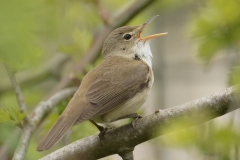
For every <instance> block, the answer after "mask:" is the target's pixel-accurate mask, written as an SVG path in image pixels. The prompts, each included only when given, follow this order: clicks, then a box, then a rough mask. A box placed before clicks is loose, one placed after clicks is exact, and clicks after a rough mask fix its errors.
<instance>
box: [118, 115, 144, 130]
mask: <svg viewBox="0 0 240 160" xmlns="http://www.w3.org/2000/svg"><path fill="white" fill-rule="evenodd" d="M125 118H133V121H132V126H133V128H134V129H135V127H134V122H135V121H136V120H138V119H139V118H142V116H141V115H140V114H137V113H133V114H129V115H126V116H123V117H120V118H118V119H117V120H120V119H125Z"/></svg>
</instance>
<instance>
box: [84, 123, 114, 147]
mask: <svg viewBox="0 0 240 160" xmlns="http://www.w3.org/2000/svg"><path fill="white" fill-rule="evenodd" d="M89 121H90V122H91V123H92V124H93V125H94V126H96V127H97V128H98V130H99V131H100V133H99V134H98V137H99V140H100V143H101V145H102V146H103V144H102V141H103V140H104V134H105V133H106V131H107V130H108V129H110V128H109V127H103V126H101V125H99V124H97V123H96V122H94V121H93V120H89Z"/></svg>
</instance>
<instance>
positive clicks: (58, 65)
mask: <svg viewBox="0 0 240 160" xmlns="http://www.w3.org/2000/svg"><path fill="white" fill-rule="evenodd" d="M68 60H70V57H69V56H68V55H65V54H57V55H54V56H53V57H52V58H51V59H49V60H48V61H47V62H46V63H44V64H42V65H41V66H39V67H36V68H34V71H33V70H32V69H29V70H24V71H21V72H18V73H16V75H15V76H16V78H17V80H18V83H19V85H20V86H21V87H22V88H24V87H31V86H34V85H36V84H38V83H40V82H43V81H44V80H46V79H49V78H55V79H56V78H59V79H60V74H61V73H60V71H61V70H62V68H63V66H64V65H63V64H64V63H65V62H67V61H68ZM11 89H12V85H11V82H9V80H8V79H3V80H2V81H1V83H0V96H1V95H2V94H6V93H8V91H9V90H11Z"/></svg>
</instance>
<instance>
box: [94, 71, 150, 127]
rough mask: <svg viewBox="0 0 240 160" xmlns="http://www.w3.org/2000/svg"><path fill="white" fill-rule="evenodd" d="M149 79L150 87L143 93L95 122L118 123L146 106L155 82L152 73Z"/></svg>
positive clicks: (139, 93)
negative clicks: (120, 119) (118, 120)
mask: <svg viewBox="0 0 240 160" xmlns="http://www.w3.org/2000/svg"><path fill="white" fill-rule="evenodd" d="M148 78H149V79H148V85H147V87H146V88H144V89H143V90H142V91H141V92H138V93H137V94H136V95H134V96H133V97H132V98H131V99H129V100H127V101H126V102H124V103H123V104H122V105H120V106H118V107H117V108H115V109H113V110H112V111H110V112H107V113H105V114H104V115H101V116H100V117H98V118H97V119H95V120H97V121H98V122H99V123H108V122H113V121H116V120H117V119H119V118H120V117H123V116H126V115H130V114H133V113H135V112H136V110H138V109H139V108H140V107H141V106H142V105H143V104H144V102H145V101H146V99H147V97H148V95H149V93H150V90H151V88H152V84H153V80H154V78H153V74H152V71H151V73H150V74H149V77H148Z"/></svg>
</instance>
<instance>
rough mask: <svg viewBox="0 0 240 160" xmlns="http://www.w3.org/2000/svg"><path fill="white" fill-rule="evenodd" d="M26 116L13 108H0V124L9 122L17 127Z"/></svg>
mask: <svg viewBox="0 0 240 160" xmlns="http://www.w3.org/2000/svg"><path fill="white" fill-rule="evenodd" d="M25 116H26V114H24V113H21V112H20V111H19V110H16V109H13V108H0V123H3V122H11V123H13V124H15V125H18V124H20V123H21V122H22V120H23V119H24V118H25Z"/></svg>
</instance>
